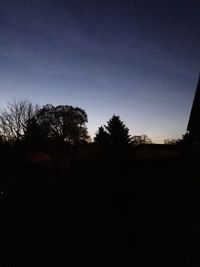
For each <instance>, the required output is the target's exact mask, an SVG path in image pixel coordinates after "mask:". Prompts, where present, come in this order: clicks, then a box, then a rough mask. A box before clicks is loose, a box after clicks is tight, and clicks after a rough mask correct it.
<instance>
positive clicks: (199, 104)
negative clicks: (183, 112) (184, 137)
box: [187, 75, 200, 143]
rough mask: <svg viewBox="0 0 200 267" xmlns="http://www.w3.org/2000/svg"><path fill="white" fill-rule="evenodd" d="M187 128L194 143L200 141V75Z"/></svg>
mask: <svg viewBox="0 0 200 267" xmlns="http://www.w3.org/2000/svg"><path fill="white" fill-rule="evenodd" d="M187 130H188V132H189V136H190V140H191V141H192V142H193V143H200V75H199V80H198V83H197V89H196V93H195V97H194V101H193V105H192V109H191V113H190V118H189V122H188V126H187Z"/></svg>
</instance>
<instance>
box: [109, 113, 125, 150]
mask: <svg viewBox="0 0 200 267" xmlns="http://www.w3.org/2000/svg"><path fill="white" fill-rule="evenodd" d="M105 128H106V130H107V131H108V134H109V141H110V144H112V145H128V144H130V135H129V129H128V128H127V127H126V126H125V124H124V123H123V122H122V121H121V120H120V117H119V116H116V115H113V117H112V118H111V119H110V120H109V121H108V122H107V125H105Z"/></svg>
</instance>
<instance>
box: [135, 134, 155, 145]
mask: <svg viewBox="0 0 200 267" xmlns="http://www.w3.org/2000/svg"><path fill="white" fill-rule="evenodd" d="M131 143H132V144H133V145H142V144H152V141H151V139H150V138H149V137H148V136H147V135H146V134H142V135H134V136H132V137H131Z"/></svg>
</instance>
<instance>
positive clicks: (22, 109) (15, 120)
mask: <svg viewBox="0 0 200 267" xmlns="http://www.w3.org/2000/svg"><path fill="white" fill-rule="evenodd" d="M37 109H38V106H37V105H33V104H32V103H31V102H28V101H26V100H20V101H15V100H14V101H13V102H10V103H8V105H7V108H4V109H2V110H0V132H1V135H2V136H4V138H5V139H6V140H12V141H17V140H22V139H23V137H24V133H25V130H26V127H27V123H28V121H29V120H30V119H31V118H32V117H33V116H34V115H35V113H36V111H37Z"/></svg>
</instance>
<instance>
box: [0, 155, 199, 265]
mask: <svg viewBox="0 0 200 267" xmlns="http://www.w3.org/2000/svg"><path fill="white" fill-rule="evenodd" d="M115 155H116V154H115V153H114V154H112V155H111V154H109V155H108V154H107V156H105V157H101V158H100V159H98V160H97V159H95V160H94V159H88V158H87V159H85V160H83V159H81V160H80V159H79V160H78V158H77V157H76V158H75V159H74V160H73V161H72V162H71V163H70V167H69V168H68V171H67V172H66V173H62V172H58V170H57V169H56V168H54V169H51V168H49V167H47V166H44V165H39V164H30V163H27V162H26V161H25V160H19V159H16V158H15V160H13V161H12V162H8V161H7V162H6V161H5V162H4V164H2V168H1V173H2V179H1V188H2V192H3V193H2V194H1V201H0V203H1V215H0V217H1V243H0V246H1V258H0V266H83V265H86V266H200V256H199V251H200V242H199V241H200V221H199V220H200V195H199V194H200V193H199V192H200V182H199V178H200V177H199V157H198V153H197V152H195V153H191V151H183V152H181V154H180V155H181V156H180V157H169V156H168V157H154V158H148V159H147V158H140V159H138V158H136V157H135V158H134V157H130V155H128V156H127V154H123V153H122V154H121V156H115ZM118 155H119V154H118Z"/></svg>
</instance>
